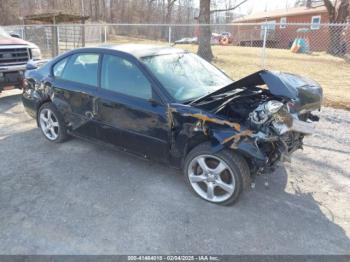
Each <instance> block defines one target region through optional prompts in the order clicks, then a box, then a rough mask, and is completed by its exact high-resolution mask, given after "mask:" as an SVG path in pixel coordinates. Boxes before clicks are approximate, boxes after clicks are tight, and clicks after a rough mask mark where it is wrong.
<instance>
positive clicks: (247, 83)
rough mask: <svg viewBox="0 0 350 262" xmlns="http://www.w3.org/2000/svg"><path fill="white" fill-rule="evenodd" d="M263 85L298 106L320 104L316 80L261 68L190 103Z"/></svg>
mask: <svg viewBox="0 0 350 262" xmlns="http://www.w3.org/2000/svg"><path fill="white" fill-rule="evenodd" d="M263 85H266V87H267V88H268V90H269V92H270V93H271V94H272V95H274V96H276V97H283V98H286V99H289V100H293V101H294V102H296V103H297V105H298V108H302V107H305V106H306V107H312V109H316V108H319V107H320V106H321V102H322V88H321V87H320V85H319V84H318V83H317V82H315V81H313V80H311V79H309V78H306V77H302V76H298V75H294V74H289V73H282V72H274V71H268V70H261V71H258V72H256V73H253V74H251V75H248V76H246V77H244V78H242V79H239V80H237V81H235V82H233V83H231V84H229V85H227V86H225V87H223V88H221V89H219V90H216V91H215V92H213V93H210V94H208V95H205V96H203V97H200V98H198V99H196V100H195V101H193V102H192V103H191V104H197V103H198V102H202V101H204V100H207V99H210V98H212V97H215V96H217V95H220V94H224V93H228V92H230V91H232V90H235V89H240V88H245V89H246V88H248V89H256V87H257V86H263ZM310 109H311V108H310Z"/></svg>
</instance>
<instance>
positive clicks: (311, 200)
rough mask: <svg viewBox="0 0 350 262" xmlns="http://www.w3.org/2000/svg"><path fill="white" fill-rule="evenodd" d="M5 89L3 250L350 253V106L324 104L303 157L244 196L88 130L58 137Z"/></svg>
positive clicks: (0, 140)
mask: <svg viewBox="0 0 350 262" xmlns="http://www.w3.org/2000/svg"><path fill="white" fill-rule="evenodd" d="M18 94H19V93H18V91H7V92H4V93H3V94H1V97H0V200H1V201H0V254H160V253H161V254H168V253H171V254H184V253H185V254H197V253H214V254H346V253H348V254H349V252H350V239H349V237H350V209H349V207H350V204H349V203H350V171H349V161H350V128H349V127H350V112H348V111H342V110H335V109H332V108H324V109H323V111H322V113H321V114H320V116H321V121H320V122H319V123H318V124H317V130H318V131H317V133H316V134H315V135H314V136H312V137H308V138H307V139H306V141H305V148H304V150H303V151H298V152H296V153H295V154H294V157H293V159H292V163H291V164H288V165H287V164H286V165H284V166H283V167H280V168H278V170H276V171H275V172H274V173H273V174H272V175H271V177H270V188H269V189H266V188H265V187H264V185H263V184H264V179H263V178H262V177H259V178H258V179H257V185H256V188H255V189H251V190H249V191H247V192H246V193H245V194H243V195H242V197H241V199H240V201H239V202H238V203H237V204H236V205H234V206H232V207H222V206H217V205H214V204H210V203H207V202H205V201H203V200H200V199H199V198H197V197H195V196H194V195H192V194H191V193H190V191H189V190H188V188H187V187H186V185H185V183H184V179H183V177H182V175H181V173H180V172H179V171H177V170H173V169H169V168H168V167H167V166H164V165H159V164H156V163H153V162H149V161H144V160H141V159H138V158H136V157H133V156H130V155H128V154H125V153H122V152H115V151H112V150H109V149H106V148H104V147H101V146H97V145H94V144H90V143H88V142H84V141H81V140H78V139H71V140H70V141H68V142H66V143H64V144H53V143H50V142H49V141H47V140H46V139H44V138H43V136H42V135H41V133H40V131H39V129H37V128H36V125H35V121H34V120H33V119H31V118H30V117H29V116H27V115H26V114H25V113H24V111H23V106H22V105H21V103H20V96H19V95H18Z"/></svg>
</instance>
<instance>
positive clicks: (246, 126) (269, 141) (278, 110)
mask: <svg viewBox="0 0 350 262" xmlns="http://www.w3.org/2000/svg"><path fill="white" fill-rule="evenodd" d="M276 85H278V86H276ZM321 101H322V89H321V87H320V86H319V85H318V84H317V83H315V82H313V81H312V80H309V79H306V78H302V77H299V76H295V75H291V74H284V73H274V72H270V71H265V70H263V71H260V72H257V73H255V74H253V75H250V76H248V77H246V78H243V79H241V80H238V81H236V82H233V84H232V85H231V86H228V87H225V88H223V89H222V90H221V91H220V92H216V93H214V94H211V95H208V96H206V97H203V98H200V99H198V100H197V101H194V102H192V104H195V105H196V106H197V107H199V108H203V109H204V110H205V111H206V112H210V113H212V114H213V117H214V118H216V117H218V118H219V119H225V120H224V121H222V120H216V121H214V120H213V119H212V118H211V117H212V116H209V115H206V116H205V117H204V116H201V115H200V114H198V113H197V114H192V116H193V117H196V118H198V119H200V120H202V122H201V123H202V129H198V130H204V132H205V133H206V134H209V135H211V136H213V137H214V138H215V139H216V140H218V141H219V142H220V145H219V146H217V147H216V149H217V150H220V149H221V148H223V147H224V146H229V147H230V148H233V149H237V150H240V151H242V152H243V153H246V154H247V155H249V157H251V156H252V155H253V156H255V160H256V161H255V160H253V161H254V163H253V164H252V168H253V170H254V169H255V171H253V172H256V173H261V172H264V171H265V170H267V169H268V168H269V167H273V166H274V165H275V164H276V163H278V162H279V161H290V154H291V153H293V152H294V151H295V150H297V149H300V148H302V145H303V138H304V137H305V136H306V135H310V134H312V133H313V132H314V126H313V123H312V122H313V121H317V120H318V117H317V116H316V115H313V114H312V111H315V110H319V109H320V106H321ZM203 112H204V111H203ZM187 115H188V114H187ZM220 121H221V122H220ZM211 123H214V125H213V124H211ZM215 123H216V124H223V125H226V126H230V125H231V127H232V129H234V131H229V130H227V129H223V128H217V127H215ZM235 123H236V124H237V125H239V128H237V126H234V124H235ZM197 125H198V124H197ZM216 126H217V125H216Z"/></svg>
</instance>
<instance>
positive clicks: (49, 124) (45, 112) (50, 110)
mask: <svg viewBox="0 0 350 262" xmlns="http://www.w3.org/2000/svg"><path fill="white" fill-rule="evenodd" d="M38 123H39V127H40V129H41V131H42V133H43V135H44V136H45V138H46V139H48V140H50V141H51V142H55V143H61V142H64V141H65V140H66V139H67V131H66V127H65V123H64V121H63V118H62V117H61V115H60V113H59V112H58V111H57V109H56V108H55V106H54V105H53V104H52V103H46V104H44V105H42V106H41V107H40V109H39V113H38Z"/></svg>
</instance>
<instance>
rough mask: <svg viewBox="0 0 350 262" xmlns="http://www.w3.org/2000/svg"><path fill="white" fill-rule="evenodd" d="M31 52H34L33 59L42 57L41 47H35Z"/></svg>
mask: <svg viewBox="0 0 350 262" xmlns="http://www.w3.org/2000/svg"><path fill="white" fill-rule="evenodd" d="M31 52H32V59H33V60H40V59H41V52H40V49H39V48H36V47H34V48H32V49H31Z"/></svg>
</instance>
